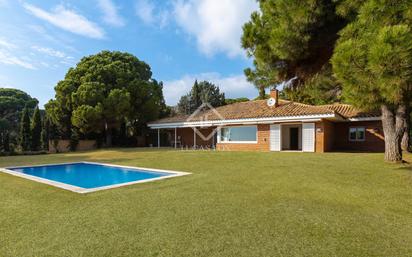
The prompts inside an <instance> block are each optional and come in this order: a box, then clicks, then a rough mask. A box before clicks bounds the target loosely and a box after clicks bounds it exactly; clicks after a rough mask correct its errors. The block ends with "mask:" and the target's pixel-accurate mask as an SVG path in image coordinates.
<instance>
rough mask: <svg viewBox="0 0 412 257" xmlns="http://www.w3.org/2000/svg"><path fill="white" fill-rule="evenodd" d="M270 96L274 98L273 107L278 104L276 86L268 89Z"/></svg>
mask: <svg viewBox="0 0 412 257" xmlns="http://www.w3.org/2000/svg"><path fill="white" fill-rule="evenodd" d="M270 97H271V98H273V99H275V100H276V104H275V107H277V106H278V105H279V90H277V89H276V88H272V89H270Z"/></svg>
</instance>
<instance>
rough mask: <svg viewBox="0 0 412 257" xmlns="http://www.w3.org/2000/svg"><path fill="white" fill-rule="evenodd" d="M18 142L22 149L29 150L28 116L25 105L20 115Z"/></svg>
mask: <svg viewBox="0 0 412 257" xmlns="http://www.w3.org/2000/svg"><path fill="white" fill-rule="evenodd" d="M19 143H20V147H21V150H22V151H29V150H30V146H31V141H30V116H29V109H28V108H27V107H25V108H24V109H23V114H22V116H21V121H20V136H19Z"/></svg>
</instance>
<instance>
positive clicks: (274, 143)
mask: <svg viewBox="0 0 412 257" xmlns="http://www.w3.org/2000/svg"><path fill="white" fill-rule="evenodd" d="M281 142H282V141H281V129H280V124H275V125H270V150H271V151H280V150H281V145H282V143H281Z"/></svg>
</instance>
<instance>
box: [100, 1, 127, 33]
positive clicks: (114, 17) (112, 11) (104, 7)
mask: <svg viewBox="0 0 412 257" xmlns="http://www.w3.org/2000/svg"><path fill="white" fill-rule="evenodd" d="M98 6H99V8H100V9H101V11H102V12H103V15H104V17H103V20H104V21H105V22H106V23H107V24H110V25H112V26H115V27H122V26H124V24H125V22H124V19H123V18H122V17H121V16H120V15H119V13H118V12H117V11H118V7H117V6H116V5H115V4H114V3H113V1H111V0H98Z"/></svg>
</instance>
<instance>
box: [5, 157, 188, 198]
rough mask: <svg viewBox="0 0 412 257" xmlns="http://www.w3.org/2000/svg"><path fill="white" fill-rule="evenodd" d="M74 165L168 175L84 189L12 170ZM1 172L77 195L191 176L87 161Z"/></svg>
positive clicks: (170, 171)
mask: <svg viewBox="0 0 412 257" xmlns="http://www.w3.org/2000/svg"><path fill="white" fill-rule="evenodd" d="M73 164H90V165H99V166H106V167H114V168H123V169H131V170H132V172H133V171H136V172H152V173H163V174H167V175H164V176H159V177H154V178H148V179H142V180H135V181H130V182H125V183H118V184H113V185H107V186H100V187H94V188H83V187H79V186H75V185H70V184H68V183H63V182H59V181H55V180H51V179H46V178H42V177H39V176H34V175H29V174H25V173H23V172H20V171H14V170H11V169H18V168H34V167H50V166H58V165H73ZM0 172H2V173H5V174H9V175H13V176H17V177H20V178H25V179H28V180H32V181H35V182H39V183H43V184H47V185H50V186H54V187H57V188H61V189H65V190H68V191H71V192H75V193H79V194H86V193H92V192H97V191H101V190H108V189H113V188H119V187H124V186H129V185H134V184H142V183H148V182H153V181H158V180H163V179H168V178H175V177H181V176H186V175H190V174H191V173H189V172H182V171H173V170H163V169H153V168H144V167H134V166H123V165H115V164H107V163H98V162H87V161H84V162H70V163H53V164H44V165H32V166H15V167H5V168H0Z"/></svg>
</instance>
